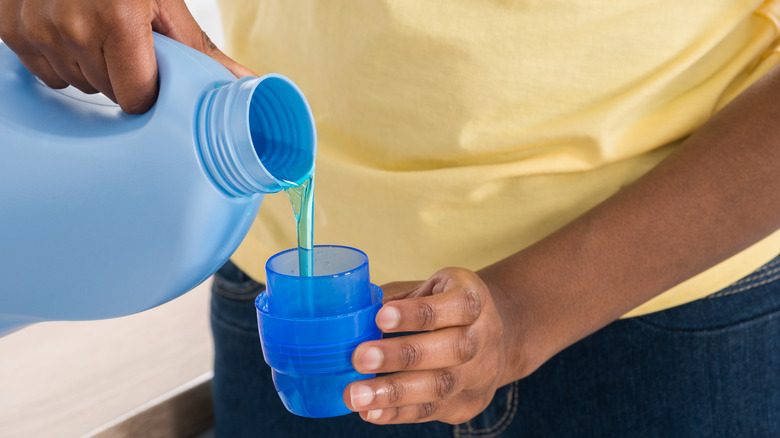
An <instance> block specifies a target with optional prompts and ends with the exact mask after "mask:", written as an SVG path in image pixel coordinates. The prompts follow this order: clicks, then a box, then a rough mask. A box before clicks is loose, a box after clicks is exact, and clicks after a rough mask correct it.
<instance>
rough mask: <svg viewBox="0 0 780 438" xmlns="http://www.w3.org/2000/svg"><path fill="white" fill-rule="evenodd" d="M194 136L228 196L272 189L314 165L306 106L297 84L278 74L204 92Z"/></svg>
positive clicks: (304, 174)
mask: <svg viewBox="0 0 780 438" xmlns="http://www.w3.org/2000/svg"><path fill="white" fill-rule="evenodd" d="M198 141H199V142H200V149H201V154H202V156H203V161H204V164H205V165H206V168H207V169H208V171H209V174H210V175H211V177H212V178H213V179H214V181H215V182H216V183H217V185H219V186H220V187H221V188H222V189H223V190H224V191H225V192H227V193H229V194H231V195H233V196H248V195H253V194H255V193H275V192H278V191H281V190H284V189H286V188H289V187H293V186H296V185H299V184H301V183H302V182H303V181H305V180H306V179H307V178H308V177H309V176H310V175H311V173H312V172H313V170H314V156H315V153H316V147H317V135H316V131H315V127H314V118H313V117H312V114H311V109H310V108H309V104H308V102H306V98H304V96H303V93H301V91H300V90H299V89H298V87H297V86H295V84H294V83H293V82H292V81H290V80H289V79H287V78H286V77H284V76H281V75H277V74H269V75H266V76H263V77H260V78H257V77H245V78H241V79H239V80H237V81H236V82H233V83H230V84H227V85H223V86H220V87H217V88H215V89H213V90H210V91H208V92H207V93H206V94H205V96H204V99H203V103H202V104H201V107H200V111H199V114H198Z"/></svg>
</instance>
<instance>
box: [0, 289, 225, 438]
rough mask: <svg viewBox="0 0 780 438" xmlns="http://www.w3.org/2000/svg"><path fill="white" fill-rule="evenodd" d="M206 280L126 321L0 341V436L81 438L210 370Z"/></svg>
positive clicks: (39, 330) (72, 325)
mask: <svg viewBox="0 0 780 438" xmlns="http://www.w3.org/2000/svg"><path fill="white" fill-rule="evenodd" d="M209 286H210V281H209V282H207V283H204V284H202V285H201V286H199V287H197V288H196V289H195V290H193V291H191V292H189V293H187V294H185V295H184V296H182V297H180V298H177V299H176V300H173V301H171V302H169V303H167V304H164V305H162V306H160V307H157V308H155V309H151V310H148V311H146V312H142V313H140V314H137V315H132V316H128V317H124V318H117V319H111V320H103V321H87V322H47V323H40V324H35V325H32V326H29V327H27V328H24V329H22V330H20V331H18V332H15V333H12V334H10V335H8V336H5V337H2V338H0V437H3V438H16V437H19V438H28V437H63V438H69V437H82V436H91V435H94V433H95V432H96V431H99V430H101V429H102V428H104V427H105V425H107V424H110V423H112V422H116V420H117V419H119V418H123V417H126V416H127V414H128V413H131V412H133V411H135V410H137V409H138V408H139V407H140V406H144V405H146V404H148V403H149V402H150V401H152V400H155V399H159V398H160V397H163V396H164V395H165V394H170V393H175V392H176V391H177V389H178V388H182V387H186V386H187V385H191V384H192V382H193V381H203V380H204V377H203V376H204V375H208V374H209V373H210V372H211V370H212V355H213V349H212V343H211V342H212V341H211V333H210V329H209V317H208V304H209V303H208V302H209V298H210V292H209Z"/></svg>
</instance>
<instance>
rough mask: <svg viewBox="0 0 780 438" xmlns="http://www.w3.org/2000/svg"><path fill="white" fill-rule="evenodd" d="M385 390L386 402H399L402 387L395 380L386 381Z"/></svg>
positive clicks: (402, 394) (401, 397) (401, 396)
mask: <svg viewBox="0 0 780 438" xmlns="http://www.w3.org/2000/svg"><path fill="white" fill-rule="evenodd" d="M385 392H386V394H387V402H388V403H389V404H391V405H392V404H396V403H398V402H400V401H401V399H403V397H404V387H403V385H401V383H400V382H399V381H397V380H390V381H388V382H387V387H386V389H385Z"/></svg>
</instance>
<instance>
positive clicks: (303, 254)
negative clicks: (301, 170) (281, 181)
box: [285, 174, 314, 277]
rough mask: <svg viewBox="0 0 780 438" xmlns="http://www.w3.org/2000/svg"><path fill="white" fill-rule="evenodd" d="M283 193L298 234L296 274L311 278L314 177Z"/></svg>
mask: <svg viewBox="0 0 780 438" xmlns="http://www.w3.org/2000/svg"><path fill="white" fill-rule="evenodd" d="M285 192H286V193H287V197H289V198H290V203H291V204H292V207H293V213H294V214H295V226H296V230H297V232H298V272H299V275H300V276H301V277H311V276H313V275H314V250H313V246H314V220H313V211H312V204H313V202H314V175H313V174H312V176H311V177H309V179H307V180H306V181H304V182H303V184H301V185H299V186H295V187H291V188H289V189H287V190H285Z"/></svg>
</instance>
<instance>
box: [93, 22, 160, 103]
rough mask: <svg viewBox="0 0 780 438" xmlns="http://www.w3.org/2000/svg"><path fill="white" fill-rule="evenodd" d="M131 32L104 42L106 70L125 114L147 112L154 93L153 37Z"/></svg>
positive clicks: (154, 59)
mask: <svg viewBox="0 0 780 438" xmlns="http://www.w3.org/2000/svg"><path fill="white" fill-rule="evenodd" d="M129 33H130V32H127V33H124V34H121V36H117V37H111V38H109V39H108V40H106V42H105V43H104V46H103V47H104V50H103V52H104V56H105V65H106V73H107V74H108V79H109V81H110V83H111V90H112V91H113V94H114V96H115V97H116V102H117V103H118V104H119V106H121V107H122V110H123V111H124V112H126V113H128V114H140V113H144V112H146V111H147V110H148V109H149V108H151V106H152V105H153V104H154V101H155V99H156V97H157V60H156V57H155V54H154V38H153V36H152V32H151V26H149V29H148V32H136V36H135V38H127V37H126V35H127V34H129Z"/></svg>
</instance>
